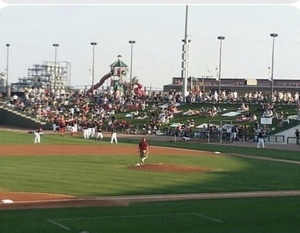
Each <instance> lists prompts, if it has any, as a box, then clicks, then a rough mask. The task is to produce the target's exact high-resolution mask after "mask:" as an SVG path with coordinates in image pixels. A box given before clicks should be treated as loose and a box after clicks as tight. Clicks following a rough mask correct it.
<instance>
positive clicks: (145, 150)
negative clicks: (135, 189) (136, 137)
mask: <svg viewBox="0 0 300 233" xmlns="http://www.w3.org/2000/svg"><path fill="white" fill-rule="evenodd" d="M138 153H139V155H140V159H141V162H140V163H137V164H136V165H137V166H139V165H144V162H145V160H146V159H147V158H148V155H149V144H148V142H147V140H146V138H144V137H143V138H142V140H141V142H140V143H139V145H138Z"/></svg>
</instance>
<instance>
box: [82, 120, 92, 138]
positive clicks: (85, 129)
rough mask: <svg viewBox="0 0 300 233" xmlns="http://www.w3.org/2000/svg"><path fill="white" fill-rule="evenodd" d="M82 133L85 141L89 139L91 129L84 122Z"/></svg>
mask: <svg viewBox="0 0 300 233" xmlns="http://www.w3.org/2000/svg"><path fill="white" fill-rule="evenodd" d="M82 132H83V138H84V139H89V138H90V134H89V129H88V123H87V122H84V123H83V125H82Z"/></svg>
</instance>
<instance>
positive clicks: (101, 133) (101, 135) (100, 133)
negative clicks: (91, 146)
mask: <svg viewBox="0 0 300 233" xmlns="http://www.w3.org/2000/svg"><path fill="white" fill-rule="evenodd" d="M96 128H97V135H96V139H95V140H98V139H99V138H100V141H102V139H103V132H102V123H101V122H98V123H97V126H96Z"/></svg>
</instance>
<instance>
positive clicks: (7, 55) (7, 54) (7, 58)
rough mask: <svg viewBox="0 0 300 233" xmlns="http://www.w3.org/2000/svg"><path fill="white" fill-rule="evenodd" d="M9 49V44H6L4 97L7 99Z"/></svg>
mask: <svg viewBox="0 0 300 233" xmlns="http://www.w3.org/2000/svg"><path fill="white" fill-rule="evenodd" d="M9 47H10V44H6V82H5V87H6V96H7V97H10V90H9V84H8V64H9Z"/></svg>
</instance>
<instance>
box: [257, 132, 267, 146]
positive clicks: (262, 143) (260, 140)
mask: <svg viewBox="0 0 300 233" xmlns="http://www.w3.org/2000/svg"><path fill="white" fill-rule="evenodd" d="M257 137H258V141H257V146H256V147H257V148H260V146H262V148H265V140H264V135H263V133H262V132H259V133H258V136H257Z"/></svg>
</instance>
